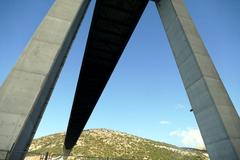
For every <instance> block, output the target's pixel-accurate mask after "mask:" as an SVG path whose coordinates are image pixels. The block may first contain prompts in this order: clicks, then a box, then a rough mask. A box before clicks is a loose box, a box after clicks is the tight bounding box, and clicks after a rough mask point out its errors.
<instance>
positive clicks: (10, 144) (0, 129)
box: [0, 0, 90, 160]
mask: <svg viewBox="0 0 240 160" xmlns="http://www.w3.org/2000/svg"><path fill="white" fill-rule="evenodd" d="M89 2H90V0H56V1H55V2H54V4H53V6H52V7H51V9H50V10H49V12H48V14H47V15H46V17H45V18H44V20H43V21H42V23H41V24H40V26H39V28H38V29H37V31H36V32H35V33H34V35H33V37H32V39H31V41H30V42H29V43H28V45H27V47H26V48H25V50H24V51H23V54H22V55H21V57H20V58H19V60H18V61H17V64H16V65H15V67H14V69H13V70H12V71H11V73H10V75H9V76H8V78H7V80H6V81H5V82H4V84H3V86H2V87H1V90H0V159H11V160H19V159H23V158H24V155H25V153H26V152H27V150H28V147H29V145H30V143H31V141H32V138H33V136H34V133H35V131H36V128H37V126H38V124H39V121H40V119H41V117H42V114H43V112H44V110H45V107H46V105H47V103H48V100H49V97H50V95H51V93H52V90H53V88H54V85H55V82H56V80H57V78H58V76H59V73H60V71H61V68H62V66H63V64H64V62H65V59H66V57H67V54H68V51H69V49H70V47H71V44H72V41H73V40H74V37H75V35H76V32H77V30H78V28H79V25H80V23H81V21H82V19H83V17H84V14H85V12H86V9H87V7H88V4H89Z"/></svg>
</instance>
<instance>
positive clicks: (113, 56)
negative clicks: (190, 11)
mask: <svg viewBox="0 0 240 160" xmlns="http://www.w3.org/2000/svg"><path fill="white" fill-rule="evenodd" d="M147 3H148V0H97V2H96V6H95V10H94V14H93V19H92V24H91V27H90V31H89V36H88V40H87V45H86V49H85V53H84V57H83V62H82V67H81V71H80V75H79V79H78V84H77V89H76V93H75V97H74V102H73V106H72V111H71V116H70V119H69V123H68V129H67V134H66V138H65V143H64V144H65V148H66V149H71V148H72V147H73V146H74V145H75V143H76V141H77V139H78V138H79V136H80V134H81V132H82V130H83V128H84V126H85V124H86V123H87V121H88V119H89V117H90V115H91V113H92V111H93V109H94V107H95V105H96V103H97V101H98V99H99V97H100V96H101V93H102V91H103V89H104V87H105V85H106V83H107V81H108V79H109V78H110V76H111V74H112V72H113V70H114V68H115V66H116V64H117V62H118V60H119V58H120V56H121V54H122V52H123V50H124V48H125V46H126V45H127V42H128V40H129V39H130V37H131V34H132V33H133V31H134V29H135V27H136V25H137V23H138V21H139V19H140V17H141V15H142V13H143V11H144V9H145V7H146V5H147Z"/></svg>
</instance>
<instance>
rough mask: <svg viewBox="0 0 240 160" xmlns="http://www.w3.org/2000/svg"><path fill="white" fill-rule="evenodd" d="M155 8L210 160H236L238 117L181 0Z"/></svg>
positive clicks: (239, 139) (239, 132)
mask: <svg viewBox="0 0 240 160" xmlns="http://www.w3.org/2000/svg"><path fill="white" fill-rule="evenodd" d="M156 5H157V8H158V11H159V14H160V17H161V20H162V22H163V25H164V28H165V31H166V33H167V37H168V40H169V42H170V46H171V48H172V51H173V53H174V57H175V60H176V63H177V66H178V69H179V71H180V74H181V77H182V80H183V83H184V86H185V89H186V91H187V94H188V97H189V100H190V103H191V105H192V108H193V113H194V115H195V118H196V120H197V123H198V126H199V128H200V131H201V134H202V137H203V140H204V143H205V145H206V149H207V151H208V153H209V156H210V158H211V160H226V159H227V160H239V159H240V121H239V116H238V114H237V112H236V110H235V108H234V106H233V104H232V102H231V100H230V98H229V96H228V94H227V92H226V89H225V88H224V86H223V83H222V81H221V79H220V77H219V75H218V73H217V71H216V69H215V67H214V64H213V62H212V60H211V58H210V56H209V55H208V51H207V49H206V48H205V46H204V44H203V42H202V40H201V38H200V36H199V34H198V32H197V31H196V29H195V26H194V24H193V22H192V20H191V17H190V15H189V14H188V12H187V10H186V8H185V6H184V4H183V0H161V1H160V2H159V3H156Z"/></svg>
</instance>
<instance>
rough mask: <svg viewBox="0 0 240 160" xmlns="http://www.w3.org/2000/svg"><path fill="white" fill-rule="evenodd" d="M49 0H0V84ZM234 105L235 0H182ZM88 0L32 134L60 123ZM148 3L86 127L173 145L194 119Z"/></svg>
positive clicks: (237, 79) (237, 81)
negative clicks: (55, 83)
mask: <svg viewBox="0 0 240 160" xmlns="http://www.w3.org/2000/svg"><path fill="white" fill-rule="evenodd" d="M52 3H53V0H44V1H41V0H36V1H32V0H21V1H19V0H3V1H1V2H0V10H1V14H0V19H1V25H0V75H1V76H0V84H1V85H2V83H3V81H4V80H5V78H6V77H7V75H8V74H9V72H10V71H11V69H12V67H13V66H14V64H15V63H16V61H17V59H18V57H19V56H20V54H21V52H22V51H23V49H24V47H25V46H26V44H27V42H28V41H29V39H30V38H31V35H32V34H33V33H34V31H35V30H36V28H37V26H38V25H39V23H40V22H41V20H42V19H43V17H44V15H45V14H46V13H47V11H48V9H49V8H50V6H51V5H52ZM185 4H186V6H187V8H188V10H189V12H190V14H191V16H192V18H193V21H194V23H195V25H196V27H197V29H198V31H199V33H200V35H201V37H202V39H203V41H204V43H205V45H206V47H207V48H208V51H209V54H210V56H211V57H212V59H213V62H214V64H215V66H216V68H217V70H218V72H219V74H220V76H221V78H222V81H223V83H224V84H225V87H226V89H227V91H228V93H229V95H230V97H231V99H232V101H233V103H234V105H235V108H236V109H237V111H238V114H239V113H240V101H239V97H240V70H239V68H240V64H239V59H240V54H239V51H240V21H239V17H240V1H239V0H211V1H209V0H194V1H192V0H185ZM93 6H94V0H93V1H92V2H91V5H90V7H89V10H88V12H87V14H86V16H85V18H84V21H83V23H82V25H81V28H80V30H79V32H78V34H77V37H76V40H75V41H74V44H73V46H72V49H71V51H70V53H69V56H68V59H67V61H66V63H65V65H64V68H63V70H62V72H61V75H60V77H59V80H58V82H57V85H56V87H55V90H54V92H53V94H52V97H51V99H50V101H49V104H48V106H47V109H46V111H45V114H44V116H43V118H42V121H41V123H40V125H39V128H38V130H37V133H36V135H35V136H36V137H40V136H43V135H47V134H52V133H55V132H63V131H65V130H66V128H67V123H68V118H69V114H70V110H71V105H72V101H73V95H74V92H75V87H76V83H77V78H78V74H79V70H80V66H81V62H82V57H83V53H84V49H85V44H86V40H87V35H88V30H89V26H90V22H91V16H92V12H93ZM189 109H190V104H189V101H188V98H187V95H186V92H185V90H184V87H183V83H182V81H181V78H180V75H179V72H178V69H177V66H176V64H175V61H174V58H173V54H172V51H171V49H170V46H169V43H168V40H167V37H166V34H165V32H164V29H163V25H162V23H161V20H160V17H159V15H158V12H157V10H156V7H155V4H154V3H153V2H149V4H148V6H147V8H146V10H145V12H144V14H143V16H142V18H141V20H140V22H139V24H138V25H137V28H136V29H135V31H134V33H133V35H132V37H131V39H130V41H129V43H128V45H127V47H126V49H125V51H124V53H123V55H122V57H121V59H120V61H119V63H118V65H117V67H116V68H115V70H114V73H113V74H112V77H111V79H110V80H109V82H108V84H107V86H106V88H105V90H104V92H103V94H102V96H101V98H100V100H99V102H98V104H97V106H96V108H95V110H94V112H93V114H92V116H91V118H90V120H89V122H88V123H87V126H86V128H109V129H114V130H118V131H123V132H127V133H131V134H134V135H138V136H142V137H146V138H150V139H154V140H159V141H164V142H167V143H171V144H176V145H179V146H197V144H194V143H195V142H192V143H187V142H186V143H185V141H184V138H186V136H187V137H190V138H191V137H192V139H190V140H192V141H197V140H198V136H199V135H198V133H197V128H198V127H197V124H196V121H195V118H194V116H193V114H192V113H191V112H189Z"/></svg>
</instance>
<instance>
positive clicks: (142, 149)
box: [29, 129, 208, 160]
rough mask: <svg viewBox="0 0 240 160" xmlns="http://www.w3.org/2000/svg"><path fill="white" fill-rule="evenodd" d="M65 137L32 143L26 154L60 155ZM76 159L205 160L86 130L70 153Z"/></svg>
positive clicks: (139, 140) (203, 156) (123, 135)
mask: <svg viewBox="0 0 240 160" xmlns="http://www.w3.org/2000/svg"><path fill="white" fill-rule="evenodd" d="M63 140H64V134H63V133H57V134H53V135H49V136H45V137H41V138H38V139H34V140H33V142H32V144H31V146H30V148H29V153H45V152H49V153H50V154H55V155H60V154H61V153H62V147H63ZM76 157H100V158H117V159H136V160H144V159H146V160H207V159H208V157H207V154H206V152H205V151H201V150H197V149H190V148H179V147H176V146H173V145H170V144H166V143H162V142H157V141H153V140H149V139H144V138H141V137H137V136H134V135H130V134H127V133H122V132H117V131H112V130H107V129H91V130H85V131H84V132H83V133H82V135H81V137H80V139H79V140H78V142H77V145H76V146H75V147H74V149H73V151H72V156H71V159H80V158H76Z"/></svg>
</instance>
